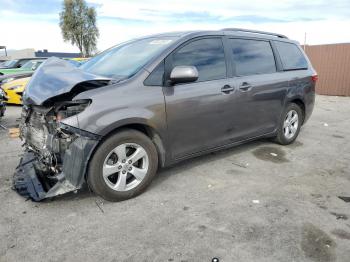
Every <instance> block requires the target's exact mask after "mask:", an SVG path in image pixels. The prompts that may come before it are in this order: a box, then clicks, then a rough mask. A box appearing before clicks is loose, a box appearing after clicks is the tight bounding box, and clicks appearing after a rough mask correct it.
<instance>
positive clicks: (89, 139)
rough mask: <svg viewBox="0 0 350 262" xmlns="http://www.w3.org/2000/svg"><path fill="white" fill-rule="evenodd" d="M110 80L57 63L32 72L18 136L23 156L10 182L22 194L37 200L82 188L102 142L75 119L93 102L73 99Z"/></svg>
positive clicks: (66, 64) (106, 83)
mask: <svg viewBox="0 0 350 262" xmlns="http://www.w3.org/2000/svg"><path fill="white" fill-rule="evenodd" d="M109 81H110V80H109V79H99V78H98V77H97V76H94V75H91V74H87V73H86V72H84V71H81V70H78V69H76V68H73V67H72V66H71V65H70V64H69V63H68V62H66V61H63V60H60V59H57V58H54V59H48V60H47V61H46V62H45V63H44V64H43V65H42V66H41V67H40V68H39V69H38V70H37V71H36V72H35V73H34V75H33V77H32V79H31V81H30V83H29V86H28V87H27V89H26V90H25V94H24V96H23V97H24V99H23V101H24V106H23V110H22V116H21V123H20V137H21V139H22V140H23V141H24V147H25V152H24V155H23V157H22V159H21V160H20V163H19V165H18V167H17V168H16V171H15V174H14V179H13V186H14V189H15V190H16V191H17V192H18V193H19V194H20V195H22V196H24V197H27V198H31V199H32V200H34V201H40V200H42V199H44V198H49V197H53V196H57V195H61V194H64V193H67V192H71V191H76V190H77V189H79V188H81V186H82V185H83V183H84V181H85V173H86V169H87V165H88V161H89V159H90V156H91V154H92V152H93V150H94V148H95V147H96V145H97V144H98V141H99V139H100V137H99V136H98V135H96V134H93V133H90V132H87V131H84V130H81V129H80V128H79V117H78V115H79V113H80V112H82V111H84V110H85V109H86V108H87V107H88V106H89V105H90V103H91V102H92V101H91V100H88V99H86V100H74V97H75V96H76V95H77V94H79V93H81V92H84V91H87V90H90V89H95V88H99V87H102V86H106V85H108V84H109ZM52 85H55V86H54V87H52ZM47 86H50V88H51V89H50V88H46V87H47ZM72 119H74V121H66V123H65V120H72ZM67 122H69V123H75V124H74V126H73V125H71V124H70V125H68V124H67Z"/></svg>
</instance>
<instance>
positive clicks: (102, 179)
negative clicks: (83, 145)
mask: <svg viewBox="0 0 350 262" xmlns="http://www.w3.org/2000/svg"><path fill="white" fill-rule="evenodd" d="M157 168H158V154H157V150H156V148H155V146H154V144H153V142H152V141H151V140H150V139H149V138H148V137H147V136H146V135H144V134H143V133H141V132H139V131H136V130H132V129H124V130H121V131H120V132H118V133H116V134H114V135H112V136H110V137H109V138H107V139H106V140H105V141H104V142H103V143H102V144H101V145H100V146H99V147H98V149H97V150H96V152H95V153H94V155H93V157H92V159H91V161H90V164H89V170H88V177H87V182H88V184H89V186H90V188H91V189H92V191H94V192H95V193H96V194H97V195H99V196H101V197H102V198H104V199H106V200H108V201H122V200H126V199H129V198H132V197H135V196H137V195H139V194H141V193H142V192H143V191H144V190H145V189H146V188H147V186H148V185H149V184H150V183H151V181H152V179H153V178H154V176H155V175H156V172H157Z"/></svg>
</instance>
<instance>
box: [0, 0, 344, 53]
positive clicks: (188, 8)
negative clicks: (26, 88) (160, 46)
mask: <svg viewBox="0 0 350 262" xmlns="http://www.w3.org/2000/svg"><path fill="white" fill-rule="evenodd" d="M62 2H63V1H62V0H0V28H1V30H0V32H1V34H0V45H6V46H7V48H8V49H23V48H34V49H36V50H39V49H48V50H49V51H61V52H62V51H65V52H77V51H78V48H77V47H73V46H71V45H70V44H69V43H65V42H63V40H62V36H61V31H60V28H59V26H58V20H59V15H58V14H59V12H60V10H61V9H62ZM87 2H88V4H89V5H90V6H94V7H96V10H97V14H98V19H97V20H98V27H99V30H100V38H99V41H98V49H99V50H100V51H102V50H104V49H106V48H108V47H110V46H112V45H115V44H117V43H119V42H122V41H125V40H128V39H131V38H135V37H139V36H142V35H148V34H153V33H158V32H168V31H183V30H192V29H203V30H206V29H220V28H225V27H243V28H248V29H258V30H264V31H272V32H278V33H282V34H285V35H287V36H288V37H290V38H292V39H295V40H297V41H299V42H300V43H303V42H304V34H305V32H306V33H307V44H328V43H341V42H350V0H332V1H330V0H285V1H283V0H280V1H276V0H275V1H272V0H266V1H258V0H239V1H235V0H176V1H170V0H126V1H123V0H88V1H87Z"/></svg>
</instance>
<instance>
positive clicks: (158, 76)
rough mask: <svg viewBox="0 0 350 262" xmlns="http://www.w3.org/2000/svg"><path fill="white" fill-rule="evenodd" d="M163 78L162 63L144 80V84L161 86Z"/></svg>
mask: <svg viewBox="0 0 350 262" xmlns="http://www.w3.org/2000/svg"><path fill="white" fill-rule="evenodd" d="M163 76H164V61H162V62H161V63H160V64H159V65H158V66H157V67H156V68H155V69H154V70H153V71H152V73H151V74H150V75H149V76H148V77H147V78H146V80H145V81H144V84H145V85H146V86H162V85H163Z"/></svg>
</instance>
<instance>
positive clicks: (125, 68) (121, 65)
mask: <svg viewBox="0 0 350 262" xmlns="http://www.w3.org/2000/svg"><path fill="white" fill-rule="evenodd" d="M174 40H175V38H174V37H162V38H144V39H140V40H135V41H132V42H127V43H124V44H121V45H118V46H115V47H112V48H110V49H108V50H106V51H104V52H102V53H101V54H99V55H97V56H95V57H93V58H91V59H90V60H89V61H87V62H85V63H84V64H83V65H81V66H80V68H81V69H83V70H85V71H87V72H90V73H92V74H96V75H101V76H105V77H111V78H129V77H131V76H133V75H134V74H136V73H137V72H138V71H139V70H140V69H141V68H142V67H143V66H145V65H146V64H147V63H148V62H149V61H150V60H151V59H152V58H154V57H155V56H156V55H158V54H160V53H161V52H162V51H163V50H165V48H166V47H168V46H169V45H170V44H171V43H172V42H173V41H174Z"/></svg>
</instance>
